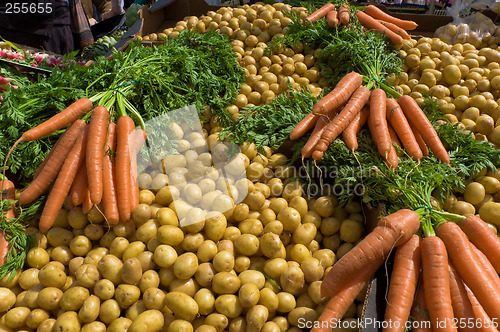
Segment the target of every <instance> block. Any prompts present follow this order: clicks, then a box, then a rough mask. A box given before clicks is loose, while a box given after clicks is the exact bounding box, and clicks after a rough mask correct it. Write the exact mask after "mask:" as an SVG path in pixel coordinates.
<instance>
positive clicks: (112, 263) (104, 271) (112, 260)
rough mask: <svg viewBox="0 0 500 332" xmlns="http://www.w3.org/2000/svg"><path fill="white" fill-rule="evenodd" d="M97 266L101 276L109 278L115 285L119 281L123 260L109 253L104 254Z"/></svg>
mask: <svg viewBox="0 0 500 332" xmlns="http://www.w3.org/2000/svg"><path fill="white" fill-rule="evenodd" d="M129 247H130V245H129ZM97 268H98V270H99V273H100V274H101V277H102V278H104V279H108V280H110V281H111V282H113V283H114V284H115V285H118V284H119V283H120V282H121V271H122V268H123V262H122V261H121V260H120V259H119V258H118V257H116V256H114V255H110V254H108V255H104V256H103V257H102V259H101V260H100V261H99V263H98V264H97Z"/></svg>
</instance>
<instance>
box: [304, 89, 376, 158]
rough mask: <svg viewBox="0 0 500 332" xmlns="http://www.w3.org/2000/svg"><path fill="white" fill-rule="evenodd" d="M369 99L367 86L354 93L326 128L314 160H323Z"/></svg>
mask: <svg viewBox="0 0 500 332" xmlns="http://www.w3.org/2000/svg"><path fill="white" fill-rule="evenodd" d="M369 99H370V90H368V88H367V87H365V86H360V87H359V88H358V89H357V90H356V91H355V92H354V94H353V95H352V97H351V99H349V101H348V102H347V104H346V105H345V106H344V108H343V109H342V111H340V113H339V114H338V115H337V116H336V117H335V118H334V119H333V120H332V121H331V122H330V123H329V124H328V125H327V126H326V127H325V130H324V131H323V134H322V135H321V138H320V140H319V141H318V144H316V147H315V149H314V150H315V151H314V152H313V159H314V160H319V159H321V158H323V153H324V152H325V151H326V150H327V149H328V146H329V145H330V144H331V143H332V142H333V141H334V140H335V139H336V138H337V136H339V135H340V134H341V133H342V132H343V131H344V130H345V129H346V128H347V127H348V126H349V124H350V123H351V122H352V120H353V119H354V117H355V116H356V114H358V113H359V112H360V111H361V108H363V106H365V105H366V103H367V102H368V100H369Z"/></svg>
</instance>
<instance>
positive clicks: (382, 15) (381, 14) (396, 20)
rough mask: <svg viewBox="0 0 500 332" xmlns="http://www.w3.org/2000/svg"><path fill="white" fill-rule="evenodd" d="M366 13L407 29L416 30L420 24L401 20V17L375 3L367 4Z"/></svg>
mask: <svg viewBox="0 0 500 332" xmlns="http://www.w3.org/2000/svg"><path fill="white" fill-rule="evenodd" d="M365 13H366V14H368V15H370V16H371V17H373V18H375V19H378V20H383V21H386V22H389V23H393V24H396V25H397V26H398V27H400V28H402V29H405V30H415V28H416V27H417V26H418V24H417V23H415V22H413V21H407V20H400V19H399V18H396V17H394V16H392V15H389V14H387V13H385V12H383V11H382V10H380V9H379V8H377V7H376V6H374V5H369V6H366V8H365Z"/></svg>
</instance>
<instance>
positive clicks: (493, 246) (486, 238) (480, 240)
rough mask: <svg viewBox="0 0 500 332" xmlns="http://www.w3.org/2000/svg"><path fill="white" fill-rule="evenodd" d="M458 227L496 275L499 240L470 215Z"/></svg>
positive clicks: (499, 250)
mask: <svg viewBox="0 0 500 332" xmlns="http://www.w3.org/2000/svg"><path fill="white" fill-rule="evenodd" d="M460 227H461V228H462V230H463V231H464V232H465V234H467V236H468V237H469V240H470V242H472V243H474V244H475V245H476V247H478V249H479V250H481V251H482V252H483V253H484V254H485V255H486V257H488V260H489V261H490V262H491V264H493V266H494V267H495V270H496V271H497V273H500V239H499V238H498V237H497V236H496V235H495V234H494V233H493V231H492V230H491V229H490V228H489V227H488V225H487V224H486V223H485V222H484V221H483V220H482V219H481V218H479V217H476V216H475V215H470V216H468V217H467V218H465V220H463V221H462V222H461V223H460Z"/></svg>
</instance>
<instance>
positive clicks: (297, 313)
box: [288, 307, 319, 326]
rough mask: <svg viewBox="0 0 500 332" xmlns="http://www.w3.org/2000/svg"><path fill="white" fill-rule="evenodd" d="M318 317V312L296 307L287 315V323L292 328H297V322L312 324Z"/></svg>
mask: <svg viewBox="0 0 500 332" xmlns="http://www.w3.org/2000/svg"><path fill="white" fill-rule="evenodd" d="M318 316H319V312H316V310H314V309H311V308H307V307H297V308H295V309H293V310H292V311H291V312H290V313H289V314H288V322H290V324H291V325H292V326H299V322H301V321H305V322H314V321H316V319H317V318H318Z"/></svg>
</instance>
